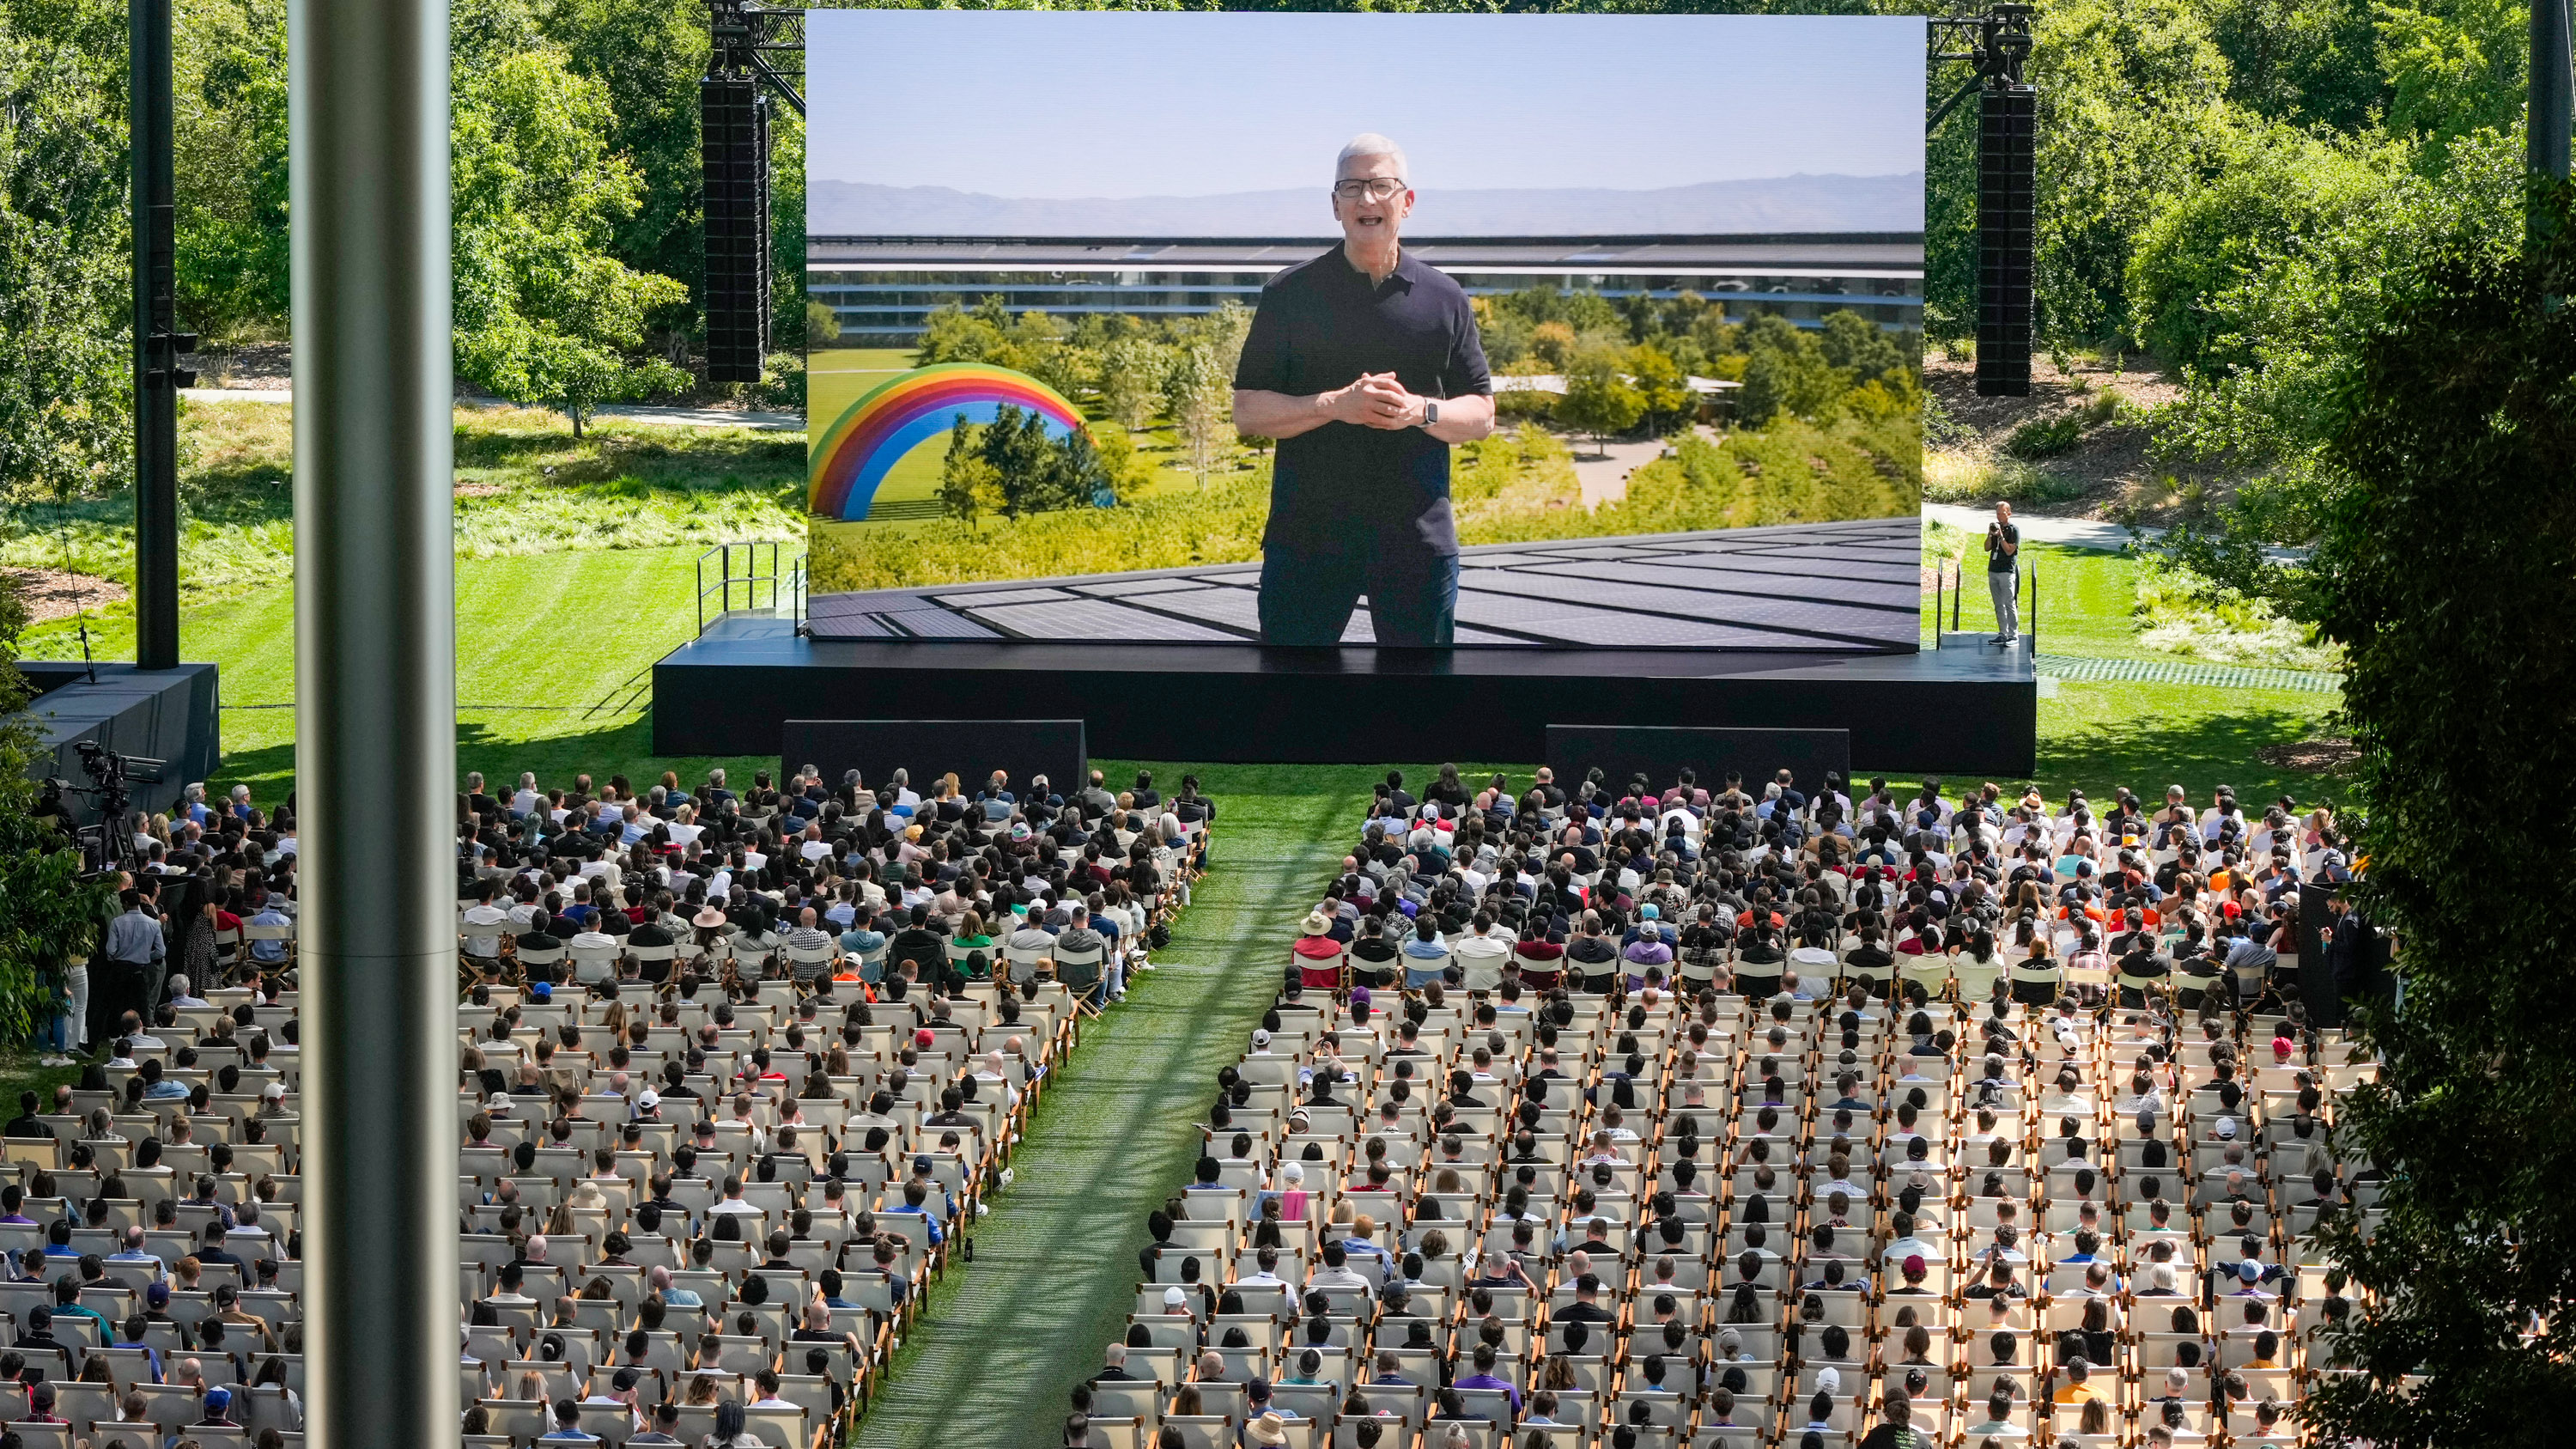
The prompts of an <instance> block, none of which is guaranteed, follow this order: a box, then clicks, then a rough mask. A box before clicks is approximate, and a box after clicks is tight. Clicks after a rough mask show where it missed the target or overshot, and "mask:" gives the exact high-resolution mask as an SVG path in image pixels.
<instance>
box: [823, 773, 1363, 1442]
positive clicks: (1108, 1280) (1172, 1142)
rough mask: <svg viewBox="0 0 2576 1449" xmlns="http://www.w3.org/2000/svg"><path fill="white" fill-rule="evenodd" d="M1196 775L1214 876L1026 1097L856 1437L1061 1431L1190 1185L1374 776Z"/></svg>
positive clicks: (1020, 1437) (977, 1437)
mask: <svg viewBox="0 0 2576 1449" xmlns="http://www.w3.org/2000/svg"><path fill="white" fill-rule="evenodd" d="M1104 768H1106V767H1105V766H1104ZM1167 771H1169V772H1168V773H1167ZM1155 773H1156V777H1157V779H1158V780H1161V781H1172V780H1177V778H1178V772H1177V770H1171V769H1170V767H1157V769H1156V772H1155ZM1199 773H1200V775H1201V777H1202V778H1203V779H1204V780H1205V781H1206V785H1207V789H1208V793H1209V794H1211V795H1213V796H1214V797H1216V799H1217V801H1218V808H1219V811H1220V812H1221V813H1220V816H1219V820H1218V835H1217V851H1218V858H1217V862H1216V870H1215V872H1214V873H1213V874H1212V875H1210V876H1209V877H1208V878H1207V879H1206V880H1204V881H1202V882H1201V883H1200V887H1199V890H1198V892H1197V898H1196V900H1195V901H1194V903H1193V904H1192V905H1191V908H1190V911H1189V913H1188V915H1187V916H1186V917H1185V918H1184V920H1183V922H1182V925H1181V927H1180V929H1179V930H1177V931H1176V932H1175V933H1174V937H1173V941H1172V944H1171V946H1170V947H1169V948H1167V949H1165V950H1164V951H1162V952H1159V953H1157V955H1156V958H1155V965H1156V967H1157V969H1156V970H1155V971H1154V972H1153V973H1152V974H1150V975H1148V976H1146V977H1144V978H1143V979H1142V980H1140V981H1138V982H1137V983H1136V984H1135V985H1134V986H1132V987H1131V989H1130V991H1129V993H1128V998H1127V1003H1126V1004H1125V1005H1124V1006H1121V1007H1118V1008H1117V1009H1115V1010H1114V1011H1112V1012H1111V1013H1110V1014H1109V1016H1108V1017H1107V1018H1106V1020H1105V1021H1102V1022H1096V1023H1093V1024H1092V1026H1091V1028H1090V1030H1089V1032H1088V1034H1087V1035H1086V1037H1085V1039H1084V1042H1083V1045H1082V1048H1081V1050H1080V1052H1079V1053H1078V1055H1077V1059H1076V1061H1075V1063H1074V1065H1072V1066H1071V1067H1069V1068H1067V1069H1066V1070H1065V1071H1064V1072H1063V1073H1062V1074H1061V1075H1060V1077H1059V1078H1058V1080H1057V1081H1056V1082H1055V1084H1054V1086H1053V1087H1052V1088H1051V1089H1050V1090H1049V1091H1048V1093H1047V1095H1046V1097H1045V1099H1044V1101H1042V1102H1041V1103H1040V1104H1039V1107H1038V1110H1037V1113H1036V1115H1035V1118H1034V1120H1033V1121H1032V1122H1031V1123H1030V1124H1029V1128H1028V1131H1027V1135H1026V1138H1025V1141H1024V1143H1023V1145H1022V1147H1021V1149H1020V1153H1019V1156H1018V1158H1017V1159H1016V1160H1015V1162H1014V1163H1013V1170H1014V1173H1015V1181H1014V1182H1013V1184H1012V1186H1011V1187H1010V1189H1009V1190H1008V1191H1006V1192H1004V1193H1002V1194H1000V1195H999V1196H998V1197H997V1198H996V1199H994V1204H993V1212H992V1215H991V1216H989V1217H987V1218H985V1219H984V1220H983V1221H982V1223H981V1224H979V1225H978V1228H977V1231H976V1233H975V1261H974V1262H973V1263H972V1264H971V1265H969V1264H958V1265H954V1266H952V1267H951V1268H950V1269H949V1271H948V1278H947V1281H946V1282H945V1283H944V1284H942V1285H941V1286H940V1288H939V1289H938V1290H937V1291H936V1292H934V1293H933V1294H932V1295H931V1300H930V1304H929V1307H928V1309H927V1311H926V1313H925V1314H924V1316H923V1318H922V1319H921V1320H920V1321H919V1322H918V1323H917V1324H916V1326H915V1328H914V1332H913V1335H912V1337H911V1339H910V1340H909V1341H908V1342H907V1343H906V1344H905V1345H904V1348H903V1350H902V1352H901V1353H900V1354H898V1356H897V1359H896V1368H895V1372H894V1375H893V1378H892V1381H891V1383H890V1384H889V1385H888V1387H887V1389H886V1392H885V1393H884V1394H883V1395H881V1396H880V1397H879V1398H878V1400H877V1401H876V1403H874V1404H873V1405H871V1406H870V1408H869V1411H868V1414H867V1417H866V1418H865V1419H864V1420H863V1421H862V1422H861V1424H860V1426H859V1432H858V1443H859V1444H860V1445H861V1446H863V1449H921V1446H930V1445H936V1446H938V1449H1022V1446H1031V1449H1035V1446H1047V1445H1053V1444H1055V1443H1056V1442H1058V1432H1059V1427H1060V1425H1061V1423H1062V1420H1063V1417H1064V1415H1065V1413H1066V1411H1067V1406H1066V1395H1067V1394H1068V1393H1069V1392H1070V1391H1071V1390H1072V1388H1073V1385H1074V1383H1075V1382H1076V1381H1077V1380H1079V1379H1082V1378H1085V1377H1088V1376H1089V1375H1090V1374H1091V1373H1092V1372H1093V1371H1094V1370H1095V1369H1097V1368H1098V1367H1099V1363H1100V1350H1101V1348H1102V1346H1103V1345H1105V1344H1106V1343H1108V1341H1109V1338H1110V1335H1111V1334H1112V1333H1114V1332H1115V1331H1117V1326H1118V1325H1119V1324H1120V1323H1121V1322H1123V1321H1124V1319H1125V1317H1126V1314H1127V1311H1128V1305H1129V1303H1130V1302H1131V1301H1132V1295H1133V1293H1134V1290H1135V1286H1136V1252H1137V1250H1138V1249H1140V1248H1142V1247H1143V1246H1144V1244H1145V1215H1146V1214H1147V1213H1148V1212H1149V1211H1151V1210H1152V1209H1153V1207H1154V1205H1155V1204H1157V1203H1159V1202H1160V1201H1162V1199H1163V1198H1164V1197H1165V1196H1167V1195H1169V1194H1170V1193H1172V1192H1175V1191H1177V1190H1178V1189H1179V1188H1180V1186H1181V1185H1182V1184H1183V1183H1184V1182H1186V1181H1187V1180H1188V1177H1189V1171H1190V1164H1191V1163H1192V1162H1194V1161H1195V1160H1196V1159H1197V1156H1198V1133H1197V1129H1196V1127H1195V1125H1194V1123H1195V1121H1196V1118H1197V1116H1198V1113H1199V1110H1200V1108H1201V1107H1202V1106H1203V1105H1204V1104H1205V1102H1206V1101H1207V1100H1208V1099H1209V1094H1210V1093H1211V1092H1213V1091H1214V1090H1215V1080H1216V1073H1217V1069H1218V1068H1219V1067H1222V1066H1223V1065H1225V1063H1226V1062H1227V1061H1229V1060H1231V1059H1232V1057H1233V1056H1234V1055H1235V1054H1236V1052H1237V1051H1238V1050H1239V1049H1240V1047H1241V1045H1242V1043H1243V1041H1244V1038H1245V1036H1246V1034H1247V1033H1249V1032H1250V1031H1251V1029H1252V1028H1253V1026H1254V1025H1255V1024H1257V1023H1258V1022H1259V1020H1260V1017H1261V1013H1262V1011H1263V1009H1264V1008H1265V1007H1267V1006H1268V1005H1269V1002H1270V996H1271V987H1272V985H1273V984H1274V983H1275V982H1276V981H1277V979H1278V972H1277V963H1278V962H1280V961H1281V960H1282V959H1283V958H1282V954H1281V953H1282V950H1283V945H1282V943H1283V942H1284V941H1285V940H1286V939H1287V933H1288V930H1289V927H1290V923H1289V920H1288V912H1289V910H1290V908H1291V906H1292V905H1294V904H1295V903H1298V902H1302V901H1304V900H1305V899H1306V896H1307V894H1308V893H1309V892H1311V891H1317V890H1320V889H1321V888H1322V885H1323V882H1324V881H1325V880H1326V879H1327V878H1328V877H1329V875H1330V872H1331V870H1332V868H1333V867H1334V866H1335V865H1336V864H1337V863H1338V858H1339V856H1340V854H1341V852H1342V850H1343V848H1344V843H1343V838H1342V837H1343V835H1344V834H1345V832H1346V831H1347V830H1349V829H1350V828H1352V827H1353V826H1354V825H1355V822H1356V821H1357V820H1358V818H1359V811H1360V810H1361V808H1362V807H1363V806H1364V805H1365V804H1366V803H1367V799H1368V793H1367V792H1368V780H1369V778H1370V772H1368V771H1365V770H1346V769H1330V770H1300V769H1286V768H1265V767H1257V766H1256V767H1226V766H1213V767H1206V768H1203V769H1201V770H1200V772H1199ZM1319 777H1321V778H1319ZM1118 778H1119V776H1118V774H1117V772H1116V771H1114V770H1113V771H1111V779H1112V780H1113V781H1114V780H1116V779H1118ZM1166 788H1168V785H1167V786H1166Z"/></svg>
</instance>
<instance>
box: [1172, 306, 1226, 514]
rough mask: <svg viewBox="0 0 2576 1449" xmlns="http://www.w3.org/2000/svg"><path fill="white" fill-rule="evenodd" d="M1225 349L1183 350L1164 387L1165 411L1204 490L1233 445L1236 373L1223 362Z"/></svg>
mask: <svg viewBox="0 0 2576 1449" xmlns="http://www.w3.org/2000/svg"><path fill="white" fill-rule="evenodd" d="M1222 345H1223V344H1222V341H1221V340H1213V339H1212V340H1207V341H1202V342H1199V343H1197V344H1195V345H1193V346H1191V347H1188V348H1186V349H1183V350H1182V352H1181V353H1180V355H1179V357H1178V358H1176V359H1175V361H1174V364H1173V367H1172V371H1171V374H1170V376H1168V377H1166V378H1165V379H1164V382H1163V408H1164V411H1165V412H1167V413H1169V414H1170V415H1171V419H1172V426H1173V427H1174V428H1176V429H1177V430H1179V432H1180V435H1181V450H1182V452H1183V453H1184V454H1186V455H1187V456H1188V458H1189V464H1190V473H1191V474H1192V476H1194V477H1196V478H1197V479H1198V482H1199V486H1201V487H1205V486H1207V480H1208V475H1209V474H1211V473H1214V472H1215V471H1216V467H1217V464H1218V463H1220V462H1222V461H1224V459H1225V457H1226V454H1227V453H1228V452H1229V451H1230V450H1231V449H1232V447H1233V445H1234V369H1233V367H1232V366H1231V365H1229V364H1228V363H1226V362H1224V361H1222V360H1221V359H1220V357H1219V349H1220V347H1221V346H1222ZM1236 345H1237V347H1238V348H1239V347H1240V346H1241V343H1240V342H1239V341H1238V342H1237V344H1236Z"/></svg>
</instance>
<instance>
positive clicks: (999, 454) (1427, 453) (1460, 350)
mask: <svg viewBox="0 0 2576 1449" xmlns="http://www.w3.org/2000/svg"><path fill="white" fill-rule="evenodd" d="M806 41H807V47H808V52H807V74H808V77H809V81H808V84H809V96H808V100H809V105H810V115H809V119H808V127H807V133H806V231H807V239H806V243H807V268H808V284H809V288H810V292H811V296H812V298H813V301H814V304H815V305H814V307H813V308H812V309H810V315H811V317H812V319H813V320H812V326H811V327H810V329H809V351H808V354H807V365H808V389H809V402H808V406H809V416H810V418H811V434H810V436H811V439H812V442H811V461H810V475H809V487H808V510H809V513H810V514H811V525H810V530H809V547H808V608H807V613H808V618H809V620H810V621H811V625H812V628H813V631H814V632H815V633H816V634H817V635H818V636H823V637H844V638H880V639H972V640H987V641H993V640H1030V641H1054V642H1103V641H1120V642H1126V641H1134V642H1173V643H1196V642H1203V643H1238V644H1239V643H1245V642H1261V643H1267V644H1274V645H1286V646H1314V645H1332V644H1337V643H1338V644H1377V645H1381V646H1391V647H1404V648H1445V647H1452V646H1455V647H1502V648H1514V647H1517V648H1557V649H1567V650H1579V649H1584V648H1603V647H1616V648H1680V649H1766V650H1784V651H1801V652H1817V651H1823V652H1856V651H1889V650H1910V649H1912V648H1913V647H1914V644H1915V639H1916V637H1917V622H1916V615H1917V610H1918V607H1919V603H1918V601H1919V594H1920V583H1919V577H1920V575H1919V536H1918V528H1919V526H1918V524H1917V521H1916V515H1917V509H1918V494H1919V489H1920V481H1921V428H1920V419H1919V411H1918V401H1919V396H1920V385H1921V367H1920V339H1921V323H1922V293H1923V287H1922V271H1923V268H1922V256H1923V237H1922V233H1923V118H1924V104H1923V102H1924V94H1923V90H1924V26H1923V22H1922V21H1921V20H1919V19H1913V18H1880V17H1840V16H1837V17H1783V16H1501V15H1443V16H1423V15H1371V14H1224V13H1204V12H1202V13H1126V12H1116V13H1112V12H1084V11H908V10H829V11H811V12H808V14H807V17H806ZM1570 667H1571V666H1570Z"/></svg>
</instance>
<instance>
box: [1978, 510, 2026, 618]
mask: <svg viewBox="0 0 2576 1449" xmlns="http://www.w3.org/2000/svg"><path fill="white" fill-rule="evenodd" d="M2020 555H2021V530H2020V529H2019V528H2016V527H2014V526H2013V521H2012V505H2011V504H2009V503H1997V504H1996V505H1995V521H1994V522H1992V523H1989V524H1987V525H1986V592H1987V593H1990V594H1992V595H1994V597H1995V642H1996V643H1998V644H2001V645H2002V646H2004V647H2005V648H2007V649H2009V648H2011V647H2013V646H2014V645H2015V644H2018V643H2020V642H2021V601H2020V599H2019V598H2017V597H2016V596H2015V591H2014V585H2015V584H2016V583H2017V582H2018V581H2019V579H2020V577H2021V574H2020V569H2021V557H2020Z"/></svg>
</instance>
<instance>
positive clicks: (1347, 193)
mask: <svg viewBox="0 0 2576 1449" xmlns="http://www.w3.org/2000/svg"><path fill="white" fill-rule="evenodd" d="M1403 189H1404V179H1403V178H1402V177H1400V176H1377V177H1372V178H1370V179H1368V180H1365V181H1356V180H1355V181H1336V182H1334V183H1333V194H1334V195H1335V196H1338V197H1340V198H1342V199H1343V200H1344V201H1357V200H1359V199H1360V198H1361V197H1363V196H1365V197H1367V198H1368V199H1369V200H1371V201H1384V200H1386V199H1387V198H1389V197H1391V196H1393V195H1395V194H1396V193H1397V192H1399V191H1402V190H1403Z"/></svg>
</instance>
